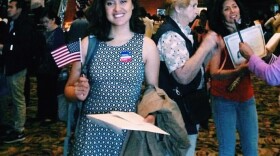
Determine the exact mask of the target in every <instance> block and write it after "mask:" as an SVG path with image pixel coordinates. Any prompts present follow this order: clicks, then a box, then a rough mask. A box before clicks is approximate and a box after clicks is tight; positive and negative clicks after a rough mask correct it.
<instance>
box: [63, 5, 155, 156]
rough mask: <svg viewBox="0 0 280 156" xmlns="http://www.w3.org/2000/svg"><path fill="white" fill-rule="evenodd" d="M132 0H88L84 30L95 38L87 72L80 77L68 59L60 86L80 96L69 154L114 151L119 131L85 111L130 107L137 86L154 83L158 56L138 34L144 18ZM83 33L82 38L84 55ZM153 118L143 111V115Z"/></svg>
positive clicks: (113, 155) (108, 155)
mask: <svg viewBox="0 0 280 156" xmlns="http://www.w3.org/2000/svg"><path fill="white" fill-rule="evenodd" d="M137 13H138V2H137V0H94V2H93V5H92V7H91V8H90V10H89V15H88V17H89V21H90V22H91V24H92V27H91V28H90V32H91V33H92V34H94V35H95V36H96V38H97V39H98V40H99V41H100V43H99V46H98V49H97V52H96V54H95V55H94V58H93V59H91V60H90V61H89V67H88V74H87V77H84V76H83V77H80V74H81V64H80V62H75V63H73V66H72V69H71V74H70V77H69V79H68V82H67V84H66V87H65V95H66V96H67V97H68V98H69V99H70V100H73V101H75V100H80V101H84V102H83V108H82V114H81V119H80V122H79V125H78V126H79V131H78V133H77V136H76V138H75V143H74V148H73V150H72V154H73V155H75V156H78V155H93V156H95V155H100V156H118V155H119V154H120V151H121V148H122V144H123V141H124V138H125V136H126V131H123V134H117V133H114V132H113V131H112V130H110V129H108V128H105V127H101V126H99V125H97V124H95V123H93V122H92V121H90V120H89V119H88V118H87V117H86V115H87V114H100V113H109V112H110V111H125V112H135V111H136V104H137V101H138V100H139V97H140V94H141V93H140V91H141V86H142V83H143V81H144V78H145V80H146V83H147V84H150V85H154V86H157V83H158V73H159V56H158V51H157V48H156V45H155V43H154V42H153V41H152V40H151V39H150V38H147V37H144V35H143V34H144V32H145V28H144V24H143V22H142V21H140V20H139V18H138V15H137ZM87 47H88V38H87V37H86V38H84V39H83V40H82V47H81V51H82V58H83V60H85V56H86V53H87ZM145 120H146V121H147V122H151V123H153V122H154V120H155V118H154V117H153V116H152V115H149V116H147V117H146V119H145Z"/></svg>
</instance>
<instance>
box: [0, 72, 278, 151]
mask: <svg viewBox="0 0 280 156" xmlns="http://www.w3.org/2000/svg"><path fill="white" fill-rule="evenodd" d="M253 81H254V87H255V97H256V100H257V110H258V114H259V155H260V156H280V113H279V112H280V105H279V104H278V93H279V89H278V88H277V87H270V86H268V85H266V84H265V83H264V82H262V81H260V80H259V79H257V78H255V77H253ZM31 82H32V84H33V85H32V87H31V93H32V94H31V104H30V106H29V107H28V108H27V122H26V135H27V137H26V140H24V141H23V142H21V143H14V144H0V156H60V155H62V154H63V141H64V137H65V135H66V129H65V127H66V124H65V123H64V122H56V123H53V124H50V125H48V126H44V125H41V124H40V123H39V122H38V121H35V120H33V118H34V117H35V114H36V102H37V101H36V100H37V98H36V85H34V84H35V83H36V79H35V78H31ZM236 153H237V155H242V154H241V151H240V146H239V144H238V143H237V146H236ZM196 155H198V156H217V155H218V152H217V140H216V134H215V126H214V123H213V120H210V130H209V131H203V130H201V132H200V134H199V139H198V143H197V154H196Z"/></svg>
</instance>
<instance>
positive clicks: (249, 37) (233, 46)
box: [224, 24, 266, 67]
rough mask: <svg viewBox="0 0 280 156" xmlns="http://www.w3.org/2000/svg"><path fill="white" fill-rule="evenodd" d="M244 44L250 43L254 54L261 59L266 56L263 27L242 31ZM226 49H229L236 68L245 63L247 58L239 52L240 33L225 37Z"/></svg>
mask: <svg viewBox="0 0 280 156" xmlns="http://www.w3.org/2000/svg"><path fill="white" fill-rule="evenodd" d="M240 34H241V36H242V39H243V41H244V42H246V43H248V44H249V45H250V47H251V48H252V49H253V51H254V53H255V54H257V55H258V56H260V57H263V56H265V55H266V54H265V41H264V36H263V31H262V27H261V25H259V24H258V25H255V26H252V27H249V28H246V29H243V30H241V31H240ZM224 41H225V44H226V47H227V49H228V52H229V55H230V58H231V61H232V63H233V65H234V67H236V66H238V65H240V64H241V63H242V62H245V60H246V59H245V58H244V57H243V56H242V55H241V54H240V52H239V43H240V42H241V41H240V38H239V36H238V33H237V32H235V33H233V34H230V35H228V36H225V37H224Z"/></svg>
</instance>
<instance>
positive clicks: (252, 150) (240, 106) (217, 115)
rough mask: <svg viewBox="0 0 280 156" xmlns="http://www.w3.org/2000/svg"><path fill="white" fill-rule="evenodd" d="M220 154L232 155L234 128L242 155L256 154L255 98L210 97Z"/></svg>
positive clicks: (221, 155)
mask: <svg viewBox="0 0 280 156" xmlns="http://www.w3.org/2000/svg"><path fill="white" fill-rule="evenodd" d="M211 100H212V101H211V102H212V111H213V119H214V122H215V127H216V132H217V138H218V143H219V155H220V156H234V155H235V144H236V130H237V132H238V134H239V137H240V144H241V148H242V152H243V155H244V156H257V155H258V117H257V110H256V105H255V98H254V97H252V98H251V99H249V100H247V101H245V102H235V101H232V100H227V99H224V98H222V97H216V96H212V97H211Z"/></svg>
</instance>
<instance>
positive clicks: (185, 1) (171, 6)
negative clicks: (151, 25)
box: [164, 0, 191, 16]
mask: <svg viewBox="0 0 280 156" xmlns="http://www.w3.org/2000/svg"><path fill="white" fill-rule="evenodd" d="M190 1H191V0H165V2H164V6H165V9H166V13H167V14H168V15H170V16H172V15H173V14H174V11H175V7H176V6H178V7H187V6H189V4H190Z"/></svg>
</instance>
